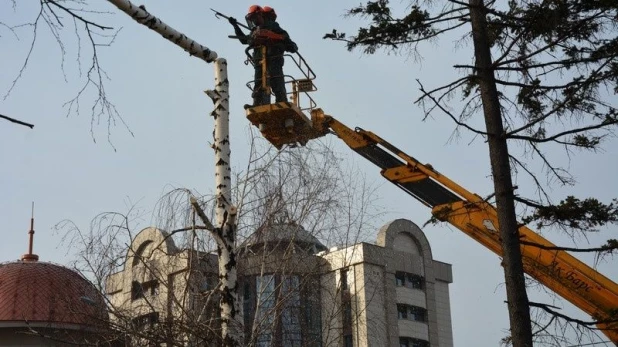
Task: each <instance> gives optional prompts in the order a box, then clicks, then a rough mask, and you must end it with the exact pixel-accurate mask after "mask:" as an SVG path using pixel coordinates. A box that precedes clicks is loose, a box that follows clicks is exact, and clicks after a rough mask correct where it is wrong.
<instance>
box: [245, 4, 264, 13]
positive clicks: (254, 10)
mask: <svg viewBox="0 0 618 347" xmlns="http://www.w3.org/2000/svg"><path fill="white" fill-rule="evenodd" d="M262 11H263V9H262V6H260V5H251V6H249V11H247V15H251V14H254V13H260V12H262Z"/></svg>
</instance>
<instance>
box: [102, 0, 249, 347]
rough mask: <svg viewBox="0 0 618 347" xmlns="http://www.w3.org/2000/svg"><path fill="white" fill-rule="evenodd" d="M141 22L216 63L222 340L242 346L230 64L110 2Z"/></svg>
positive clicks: (125, 4)
mask: <svg viewBox="0 0 618 347" xmlns="http://www.w3.org/2000/svg"><path fill="white" fill-rule="evenodd" d="M108 1H109V2H111V3H112V4H113V5H115V6H116V7H118V8H119V9H120V10H122V11H123V12H125V13H126V14H128V15H129V16H131V18H133V19H134V20H136V21H137V22H139V23H141V24H143V25H145V26H147V27H148V28H150V29H152V30H154V31H156V32H158V33H159V34H160V35H161V36H163V37H164V38H165V39H167V40H169V41H171V42H172V43H174V44H175V45H177V46H179V47H181V48H182V49H184V50H185V51H187V52H189V54H191V55H194V56H196V57H198V58H200V59H202V60H204V61H206V62H207V63H211V62H213V61H214V62H215V90H208V91H206V94H207V95H208V96H209V97H210V98H211V99H212V101H213V103H214V105H215V107H214V111H213V112H212V113H211V114H212V116H213V117H214V118H215V130H214V145H213V148H214V150H215V184H216V194H217V210H216V221H215V225H214V229H213V231H212V234H213V237H214V239H215V240H216V242H217V248H218V252H219V277H220V282H221V283H220V286H219V290H220V293H221V303H220V310H221V338H222V341H223V345H224V346H226V347H236V346H240V345H241V344H242V325H241V322H240V319H239V318H240V315H239V303H238V279H237V272H236V250H235V248H234V247H235V245H234V243H235V240H236V207H235V206H233V205H232V193H231V192H232V187H231V174H230V172H231V170H230V140H229V139H230V136H229V130H230V128H229V82H228V79H227V62H226V61H225V59H222V58H219V59H217V53H216V52H214V51H212V50H210V49H209V48H208V47H205V46H202V45H200V44H199V43H197V42H195V41H193V40H191V39H190V38H188V37H187V36H185V35H184V34H183V33H180V32H178V31H176V30H175V29H173V28H172V27H170V26H168V25H167V24H165V23H164V22H163V21H161V20H160V19H158V18H157V17H155V16H153V15H151V14H150V13H148V11H146V9H145V8H144V7H143V6H141V7H140V6H135V5H133V4H132V3H131V2H130V1H128V0H108Z"/></svg>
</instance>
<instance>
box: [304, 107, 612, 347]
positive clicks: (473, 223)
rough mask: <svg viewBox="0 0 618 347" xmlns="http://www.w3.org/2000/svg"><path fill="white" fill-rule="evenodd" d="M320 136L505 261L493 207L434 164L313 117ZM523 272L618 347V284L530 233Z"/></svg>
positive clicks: (523, 230)
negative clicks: (331, 137) (339, 143)
mask: <svg viewBox="0 0 618 347" xmlns="http://www.w3.org/2000/svg"><path fill="white" fill-rule="evenodd" d="M311 119H312V121H313V126H314V128H315V129H316V131H318V133H320V134H326V133H327V132H329V131H332V132H334V133H335V134H336V135H337V136H339V138H341V139H342V140H343V141H344V142H345V143H346V144H347V145H348V146H349V147H350V148H351V149H353V150H354V151H355V152H356V153H358V154H360V155H361V156H363V157H365V158H366V159H367V160H369V161H370V162H372V163H374V164H375V165H376V166H378V167H379V168H380V169H381V174H382V176H384V178H386V179H387V180H388V181H390V182H392V183H393V184H395V185H396V186H398V187H399V188H401V189H402V190H403V191H405V192H406V193H408V194H410V195H412V196H413V197H415V198H416V199H417V200H419V201H420V202H422V203H423V204H425V205H426V206H428V207H430V208H431V209H432V210H431V213H432V214H433V215H434V216H435V217H436V218H437V219H439V220H442V221H447V222H449V223H450V224H452V225H454V226H455V227H457V228H458V229H459V230H461V231H463V232H464V233H466V234H468V235H469V236H470V237H472V238H473V239H475V240H476V241H478V242H480V243H481V244H483V245H484V246H485V247H487V248H489V249H490V250H492V251H493V252H494V253H496V254H497V255H499V256H501V255H502V246H501V242H500V236H499V235H500V233H499V231H498V227H499V226H498V215H497V211H496V209H495V207H494V206H492V205H491V204H489V203H488V202H486V201H485V200H483V199H482V198H481V197H480V196H478V195H476V194H473V193H471V192H469V191H467V190H466V189H464V188H463V187H461V186H459V185H458V184H457V183H455V182H453V181H451V180H450V179H449V178H448V177H446V176H444V175H442V174H441V173H439V172H438V171H436V170H435V169H434V168H433V167H432V166H431V165H429V164H421V163H419V162H418V160H416V159H414V158H413V157H411V156H409V155H407V154H405V153H404V152H402V151H400V150H399V149H397V148H396V147H395V146H393V145H391V144H390V143H388V142H386V141H385V140H383V139H382V138H380V137H379V136H377V135H376V134H374V133H372V132H370V131H365V130H362V129H360V128H356V129H355V130H352V129H350V128H348V127H347V126H345V125H344V124H342V123H341V122H339V121H337V120H336V119H334V118H332V117H330V116H327V115H325V114H324V113H323V112H322V110H320V109H314V110H313V111H312V112H311ZM519 234H520V237H521V240H522V241H525V243H526V245H522V246H521V252H522V257H523V262H524V270H525V271H526V273H527V274H529V275H530V276H532V277H533V278H535V279H536V280H538V281H539V282H541V283H542V284H544V285H545V286H547V287H548V288H549V289H551V290H553V291H554V292H556V293H557V294H559V295H560V296H562V297H563V298H565V299H566V300H568V301H570V302H571V303H572V304H574V305H575V306H577V307H579V308H580V309H582V310H583V311H585V312H586V313H588V314H590V316H592V317H593V318H594V319H595V320H597V321H599V322H604V323H600V324H598V325H597V327H598V328H599V329H601V331H602V332H603V333H604V334H605V335H607V336H608V337H609V339H610V340H611V341H612V342H614V343H615V344H616V345H618V284H616V283H615V282H613V281H611V280H610V279H608V278H607V277H605V276H603V275H602V274H600V273H599V272H597V271H595V270H594V269H592V268H591V267H589V266H588V265H586V264H584V263H583V262H581V261H579V260H577V259H576V258H575V257H573V256H571V255H570V254H568V253H567V252H565V251H561V250H556V249H555V248H556V246H555V245H554V244H552V243H551V242H549V241H548V240H546V239H545V238H543V237H542V236H540V235H539V234H537V233H535V232H534V231H532V230H530V229H529V228H528V227H526V226H521V227H520V228H519Z"/></svg>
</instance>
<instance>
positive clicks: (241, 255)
mask: <svg viewBox="0 0 618 347" xmlns="http://www.w3.org/2000/svg"><path fill="white" fill-rule="evenodd" d="M237 264H238V271H239V287H238V288H239V299H240V312H239V315H240V319H239V322H241V324H242V327H239V329H240V330H241V331H242V332H243V333H244V340H245V344H246V345H247V346H257V347H267V346H282V347H288V346H289V347H305V346H319V347H327V346H328V347H331V346H332V347H352V346H393V347H403V346H406V347H412V346H413V347H427V346H432V347H452V346H453V338H452V329H451V320H450V303H449V284H450V283H451V282H452V272H451V266H450V265H449V264H445V263H442V262H439V261H436V260H434V259H433V257H432V254H431V248H430V246H429V243H428V241H427V239H426V238H425V235H424V234H423V232H422V231H421V229H420V228H419V227H418V226H416V225H415V224H414V223H412V222H410V221H407V220H403V219H399V220H395V221H393V222H390V223H388V224H387V225H385V226H384V227H382V228H381V229H380V230H379V232H378V237H377V240H376V243H375V244H370V243H357V244H354V245H351V246H348V247H342V248H331V249H327V248H326V247H325V246H324V245H323V244H322V243H320V241H319V240H318V239H317V238H316V237H314V236H313V235H311V234H310V233H309V232H307V231H306V230H304V229H303V228H302V227H301V226H298V225H295V224H293V223H285V224H281V223H280V224H273V225H267V226H263V227H262V228H260V229H259V230H257V231H256V232H255V233H254V234H253V235H251V236H250V237H249V238H248V239H247V240H245V242H243V243H242V244H241V245H240V246H239V247H238V263H237ZM217 268H218V267H217V258H216V255H215V254H200V253H198V252H195V251H189V250H180V249H178V248H177V247H176V246H175V245H174V243H173V241H172V239H171V238H170V237H168V236H167V234H166V233H165V232H162V231H160V230H158V229H155V228H147V229H145V230H143V231H142V232H140V233H139V234H138V235H137V236H136V238H135V239H134V240H133V242H132V244H131V247H130V249H129V251H128V252H127V259H126V261H125V266H124V269H123V270H122V271H121V272H118V273H116V274H113V275H112V276H110V277H109V278H108V283H107V295H108V296H109V298H110V302H111V304H112V306H113V307H114V309H113V311H115V312H117V313H118V314H116V315H114V314H113V313H112V317H116V318H115V319H117V320H124V322H122V323H121V324H125V325H130V326H132V327H134V328H137V331H141V332H147V331H148V328H149V327H150V328H154V327H155V325H156V329H151V331H158V332H161V331H167V332H166V333H161V336H158V337H156V338H155V337H151V338H155V342H160V343H163V342H166V340H165V339H168V340H169V339H176V340H174V341H175V342H177V341H179V339H180V340H182V342H183V343H184V344H185V345H204V344H210V345H217V344H218V343H217V341H216V336H217V333H218V326H217V322H218V321H217V305H218V298H217V296H216V291H215V290H214V289H215V288H216V285H217V282H218V281H217ZM162 328H164V329H162ZM142 337H143V338H148V335H147V334H146V333H143V335H142Z"/></svg>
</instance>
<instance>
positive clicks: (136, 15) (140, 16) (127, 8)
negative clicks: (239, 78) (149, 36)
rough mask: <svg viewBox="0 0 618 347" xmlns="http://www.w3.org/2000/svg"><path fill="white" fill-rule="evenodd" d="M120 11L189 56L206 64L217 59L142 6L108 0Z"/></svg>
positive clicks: (213, 53)
mask: <svg viewBox="0 0 618 347" xmlns="http://www.w3.org/2000/svg"><path fill="white" fill-rule="evenodd" d="M108 1H109V2H111V3H112V4H113V5H114V6H116V7H118V8H119V9H120V10H121V11H123V12H124V13H126V14H128V15H129V16H131V18H133V19H135V21H137V22H138V23H141V24H144V25H145V26H147V27H148V28H150V29H152V30H154V31H156V32H158V33H159V34H161V36H163V37H164V38H165V39H167V40H169V41H171V42H172V43H174V44H175V45H177V46H180V47H181V48H182V49H184V50H185V51H187V52H189V54H191V55H194V56H196V57H198V58H200V59H202V60H204V61H205V62H207V63H211V62H213V61H214V60H215V59H217V52H215V51H211V50H210V49H209V48H208V47H205V46H202V45H200V44H199V43H197V42H195V41H193V40H191V39H190V38H188V37H187V36H186V35H185V34H183V33H181V32H179V31H176V30H175V29H174V28H172V27H170V26H168V25H167V24H165V23H164V22H163V21H162V20H160V19H159V18H157V17H155V16H153V15H151V14H150V13H148V11H146V8H145V7H144V6H135V5H134V4H132V3H131V2H130V1H129V0H108Z"/></svg>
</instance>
